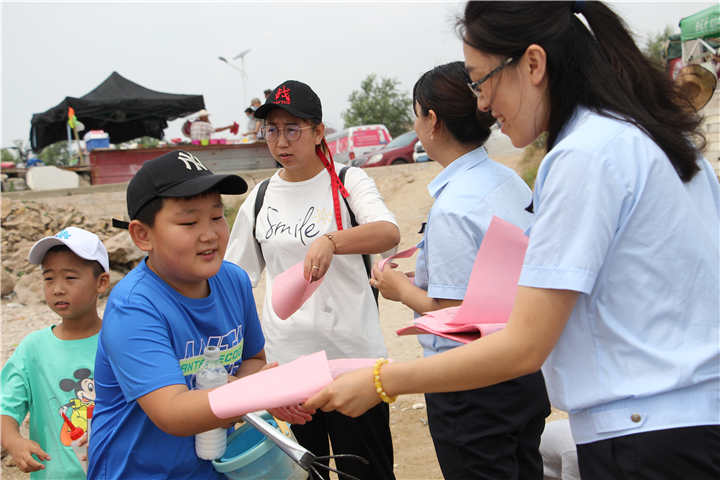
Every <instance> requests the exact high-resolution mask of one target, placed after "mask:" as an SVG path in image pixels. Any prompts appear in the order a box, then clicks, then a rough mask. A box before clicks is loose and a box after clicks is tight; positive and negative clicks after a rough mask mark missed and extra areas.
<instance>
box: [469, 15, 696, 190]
mask: <svg viewBox="0 0 720 480" xmlns="http://www.w3.org/2000/svg"><path fill="white" fill-rule="evenodd" d="M579 3H580V2H577V4H578V6H579ZM575 4H576V2H493V1H482V2H468V3H467V5H466V7H465V14H464V17H463V18H461V19H458V23H457V26H458V33H459V34H460V36H461V38H462V40H463V41H464V42H465V43H466V44H467V45H469V46H470V47H473V48H475V49H477V50H480V51H482V52H485V53H489V54H495V55H502V56H506V57H514V58H520V57H521V56H522V55H523V54H524V53H525V50H526V48H527V47H528V46H529V45H531V44H533V43H534V44H537V45H540V46H541V47H542V48H543V49H544V50H545V52H546V54H547V73H548V78H549V91H550V120H549V128H548V130H549V132H548V149H551V148H552V147H553V145H554V144H555V141H556V140H557V137H558V134H559V133H560V130H561V129H562V128H563V126H564V125H565V124H566V123H567V121H568V119H569V118H570V116H571V115H572V114H573V112H574V110H575V108H576V107H577V106H578V105H584V106H586V107H588V108H590V109H591V110H593V111H595V112H597V113H599V114H601V115H605V116H617V117H619V118H621V119H624V120H626V121H628V122H630V123H632V124H634V125H635V126H637V127H638V128H640V129H641V130H643V131H644V132H646V133H647V134H648V135H649V136H650V137H651V138H652V139H653V141H654V142H655V143H657V145H658V146H659V147H660V148H661V149H662V150H663V151H664V152H665V154H666V155H667V156H668V158H669V159H670V162H671V163H672V165H673V167H674V168H675V170H676V171H677V174H678V176H679V177H680V178H681V179H682V180H683V181H684V182H687V181H689V180H690V179H691V178H692V177H693V176H694V175H695V173H696V172H698V171H699V167H698V165H697V163H696V157H697V152H696V149H695V147H694V146H693V144H692V142H691V138H692V137H695V138H696V139H697V140H699V143H700V144H701V148H702V147H703V146H704V143H705V139H704V136H703V134H702V133H701V132H700V130H699V125H700V120H701V119H700V117H699V115H698V114H697V113H696V112H694V111H693V110H692V107H691V104H690V102H689V100H688V99H687V98H684V97H683V96H682V94H681V93H680V92H678V91H677V90H676V89H675V88H674V87H673V84H672V81H671V80H670V79H669V78H668V76H667V75H666V74H665V72H663V71H662V70H660V69H658V68H657V67H656V66H655V65H654V64H653V63H652V62H651V61H650V60H648V59H647V57H645V55H643V54H642V52H641V51H640V50H639V49H638V47H637V45H635V42H634V41H633V39H632V36H631V35H630V33H629V32H628V30H627V27H626V26H625V24H624V22H623V21H622V19H620V18H619V17H618V16H617V15H616V14H615V13H614V12H613V11H612V10H611V9H610V8H608V7H607V6H606V5H605V4H603V3H602V2H597V1H590V2H583V3H582V12H581V13H582V15H583V16H584V17H585V19H586V20H587V22H588V25H589V26H590V28H591V29H592V32H591V31H589V30H588V29H587V28H586V27H585V25H584V24H583V23H582V22H581V21H580V19H579V18H578V17H577V16H576V15H574V14H573V8H574V9H575V10H576V11H577V10H578V8H577V7H576V5H575Z"/></svg>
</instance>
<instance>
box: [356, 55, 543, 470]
mask: <svg viewBox="0 0 720 480" xmlns="http://www.w3.org/2000/svg"><path fill="white" fill-rule="evenodd" d="M474 98H475V97H474V96H473V94H472V92H470V90H469V89H468V88H467V73H466V72H465V65H464V64H463V62H452V63H448V64H445V65H440V66H438V67H435V68H433V69H432V70H430V71H428V72H426V73H424V74H423V75H422V76H421V77H420V79H419V80H418V81H417V83H415V87H414V89H413V104H414V106H415V132H417V135H418V138H419V139H420V141H421V142H422V144H423V146H424V147H425V150H426V151H427V153H428V155H430V156H431V157H432V158H433V159H434V160H435V161H437V162H438V163H439V164H440V165H442V166H443V168H444V170H443V171H442V172H440V174H438V176H437V177H435V179H433V181H432V182H430V185H429V186H428V191H429V193H430V195H431V196H432V197H434V198H435V202H434V203H433V205H432V208H431V209H430V213H429V214H428V219H427V223H426V225H425V229H424V233H423V239H422V241H421V242H420V244H419V245H418V246H419V247H420V248H419V250H418V259H417V265H416V267H415V274H414V282H413V281H412V280H411V279H409V278H408V277H407V276H406V275H404V274H403V273H401V272H399V271H397V270H394V269H389V268H387V269H384V271H380V270H378V269H377V268H376V269H375V270H374V271H373V278H374V279H373V280H370V284H371V285H373V286H375V287H377V288H378V289H379V290H380V293H382V295H383V296H384V297H385V298H388V299H390V300H395V301H399V302H402V303H403V304H405V305H406V306H408V307H409V308H411V309H412V310H413V311H414V312H415V315H416V316H420V315H422V314H424V313H427V312H431V311H433V310H438V309H441V308H447V307H453V306H458V305H460V303H461V302H462V299H463V298H464V297H465V294H466V289H467V285H468V281H469V279H470V272H471V271H472V269H473V265H474V263H475V257H476V256H477V251H478V249H479V248H480V244H481V243H482V240H483V238H484V236H485V232H486V231H487V229H488V227H489V225H490V221H491V220H492V218H493V216H498V217H500V218H502V219H503V220H506V221H508V222H510V223H513V224H515V225H517V226H518V227H520V228H521V229H523V230H525V229H527V228H528V227H529V226H530V221H531V219H532V214H531V213H530V212H528V211H526V210H525V208H526V207H527V206H528V205H530V201H531V200H532V192H531V191H530V189H529V188H528V186H527V184H526V183H525V182H524V181H523V180H522V179H521V178H520V177H519V176H518V175H517V173H515V172H514V171H513V170H511V169H510V168H508V167H505V166H503V165H500V164H499V163H497V162H495V161H493V160H492V159H490V158H489V157H488V155H487V152H486V151H485V148H483V146H482V145H483V144H484V143H485V141H486V140H487V138H488V137H489V136H490V126H491V125H492V124H493V123H495V119H494V118H493V117H492V116H491V115H490V114H489V113H487V112H479V111H478V110H477V107H476V105H475V102H474ZM418 339H419V341H420V344H421V345H422V346H423V352H424V354H425V356H431V355H435V354H437V353H441V352H444V351H447V350H450V349H453V348H456V347H458V346H461V345H462V344H461V343H458V342H455V341H452V340H449V339H446V338H443V337H439V336H436V335H420V336H419V337H418ZM425 400H426V403H427V412H428V425H429V427H430V433H431V434H432V439H433V443H434V444H435V452H436V454H437V457H438V461H439V463H440V468H441V469H442V472H443V477H444V478H445V480H470V479H487V480H501V479H508V480H510V479H515V478H522V479H526V480H530V479H535V480H542V472H543V463H542V458H541V457H540V453H539V451H538V445H539V444H540V434H541V433H542V431H543V427H544V426H545V417H546V416H547V415H548V414H549V413H550V404H549V402H548V398H547V392H546V391H545V382H544V381H543V376H542V373H540V372H534V373H530V374H529V375H525V376H522V377H520V378H516V379H512V380H507V381H505V382H502V383H498V384H497V385H492V386H489V387H484V388H479V389H473V390H467V391H462V392H448V393H428V394H426V395H425Z"/></svg>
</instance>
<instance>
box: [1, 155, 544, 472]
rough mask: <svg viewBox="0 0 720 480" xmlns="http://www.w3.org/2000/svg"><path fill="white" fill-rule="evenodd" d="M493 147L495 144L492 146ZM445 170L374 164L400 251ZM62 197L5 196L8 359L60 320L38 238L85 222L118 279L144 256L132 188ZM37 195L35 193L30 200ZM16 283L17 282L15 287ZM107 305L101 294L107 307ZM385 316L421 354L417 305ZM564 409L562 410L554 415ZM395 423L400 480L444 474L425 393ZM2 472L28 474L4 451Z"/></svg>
mask: <svg viewBox="0 0 720 480" xmlns="http://www.w3.org/2000/svg"><path fill="white" fill-rule="evenodd" d="M491 153H492V150H491ZM499 153H506V155H504V156H503V155H500V156H498V154H497V153H496V154H495V158H496V159H498V160H500V161H502V162H503V163H506V164H508V165H509V166H512V167H516V166H517V164H518V162H519V159H520V156H519V154H518V152H516V151H513V150H512V149H505V150H503V151H502V152H499ZM439 171H440V166H439V165H437V164H436V163H434V162H429V163H422V164H411V165H400V166H392V167H380V168H373V169H368V170H367V172H368V173H369V174H370V175H371V176H372V177H374V179H375V181H376V183H377V185H378V188H379V189H380V191H381V193H382V194H383V196H384V198H385V200H386V202H387V204H388V206H389V208H390V209H391V210H392V211H393V212H394V213H395V215H396V216H397V219H398V222H399V224H400V227H401V234H402V241H401V244H400V246H399V249H404V248H407V247H409V246H411V245H414V244H415V243H417V241H418V240H419V239H420V235H419V234H418V233H417V231H418V228H419V226H420V224H421V223H422V222H423V221H424V220H425V218H426V215H427V212H428V210H429V208H430V206H431V204H432V199H431V197H430V196H429V195H428V193H427V188H426V185H427V184H428V182H429V181H430V180H431V179H432V178H433V177H434V176H435V175H437V173H438V172H439ZM269 173H270V172H268V171H263V172H261V171H255V172H252V173H250V174H248V175H244V176H245V177H246V178H247V179H248V180H249V181H248V183H249V184H250V186H251V187H252V185H254V184H255V183H256V182H257V181H260V180H261V179H262V178H265V177H266V176H269ZM67 193H68V192H65V194H64V195H61V196H56V195H54V196H50V195H51V194H48V195H44V196H42V195H36V194H25V195H22V194H12V195H3V199H2V216H1V224H2V267H3V268H2V294H3V298H2V304H1V307H0V308H1V313H2V330H1V333H2V351H1V353H0V359H1V361H2V364H4V363H5V361H6V360H7V358H8V357H9V356H10V355H11V354H12V352H13V351H14V349H15V348H16V347H17V345H18V343H19V342H20V340H21V339H22V338H23V337H24V336H25V335H27V334H28V333H29V332H31V331H33V330H36V329H39V328H43V327H45V326H47V325H50V324H52V323H53V322H54V321H55V318H54V317H53V314H52V312H51V311H50V310H49V309H48V308H47V306H46V305H45V304H44V302H43V295H42V287H41V281H40V272H39V271H38V269H37V268H36V267H35V268H33V266H31V265H30V264H28V263H27V261H26V258H27V252H28V250H29V248H30V246H31V245H32V243H33V242H34V241H36V240H37V239H39V238H41V237H42V236H44V235H49V234H52V233H54V232H57V231H59V230H60V229H62V228H63V227H65V226H69V225H75V226H82V227H84V228H87V229H89V230H92V231H94V232H96V233H97V234H98V235H99V236H100V237H101V238H102V239H103V241H105V242H106V245H107V247H108V251H109V252H110V263H111V269H112V270H113V274H112V281H113V282H116V281H118V280H119V279H120V278H122V275H123V274H124V273H126V272H127V271H128V270H129V269H130V268H132V266H133V265H134V264H135V263H136V262H137V261H138V260H139V259H140V258H141V254H140V252H139V251H138V250H137V249H136V248H135V247H134V245H132V244H131V242H130V241H129V236H128V235H127V233H126V232H123V231H118V230H116V229H113V228H112V226H111V224H110V219H111V217H113V216H115V217H122V216H124V213H125V211H126V210H125V191H124V188H123V187H122V186H120V187H117V188H112V187H111V188H92V189H80V190H78V191H76V192H70V193H71V194H67ZM28 198H32V199H28ZM242 200H243V199H242V198H239V199H238V198H232V197H227V198H226V199H225V201H226V203H227V204H228V205H230V206H231V207H236V206H237V205H238V204H239V203H240V202H241V201H242ZM398 263H400V268H404V269H405V270H412V269H413V264H414V259H409V260H400V261H399V262H398ZM11 287H12V288H11ZM263 295H264V286H262V285H261V286H259V287H258V288H257V289H256V291H255V298H256V302H257V304H258V306H259V307H261V306H262V298H263ZM104 305H105V299H101V302H100V306H99V308H100V311H101V312H102V309H103V308H104ZM380 319H381V324H382V328H383V332H384V334H385V339H386V342H387V346H388V350H389V352H390V356H391V357H392V358H393V359H396V360H399V361H402V360H410V359H413V358H417V357H419V356H421V354H422V352H421V349H420V347H419V345H418V343H417V341H416V340H415V339H414V338H413V337H398V336H397V335H395V330H397V329H398V328H400V327H401V326H404V325H406V324H407V323H409V322H410V321H411V319H412V315H411V312H410V310H408V309H407V308H405V307H403V306H402V305H400V304H398V303H397V302H390V301H387V300H385V299H383V298H382V297H381V299H380ZM553 415H557V413H555V414H553ZM390 422H391V428H392V433H393V442H394V447H395V464H396V468H395V472H396V476H397V478H398V479H399V480H406V479H407V480H413V479H417V480H431V479H441V478H442V475H441V473H440V469H439V467H438V464H437V460H436V459H435V453H434V449H433V446H432V440H431V439H430V435H429V432H428V427H427V414H426V411H425V402H424V398H423V396H422V395H408V396H405V397H401V398H400V399H398V401H397V402H395V403H394V404H392V405H391V417H390ZM3 457H4V458H3V461H2V478H4V479H25V478H28V476H27V475H25V474H23V473H22V472H19V471H18V470H17V468H15V467H14V466H13V465H12V462H11V461H10V459H9V458H8V457H5V452H3Z"/></svg>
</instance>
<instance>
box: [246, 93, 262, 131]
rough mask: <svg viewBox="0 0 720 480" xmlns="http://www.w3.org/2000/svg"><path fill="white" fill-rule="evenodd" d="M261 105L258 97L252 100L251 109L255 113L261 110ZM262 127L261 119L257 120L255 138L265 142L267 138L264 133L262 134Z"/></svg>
mask: <svg viewBox="0 0 720 480" xmlns="http://www.w3.org/2000/svg"><path fill="white" fill-rule="evenodd" d="M265 98H267V95H266V96H265ZM261 105H262V104H261V103H260V99H259V98H257V97H256V98H253V99H252V100H250V108H252V109H253V111H256V110H257V109H258V108H260V106H261ZM246 111H247V110H246ZM261 127H262V121H260V119H256V125H255V128H256V130H255V138H257V139H258V140H264V138H265V137H263V132H262V128H261Z"/></svg>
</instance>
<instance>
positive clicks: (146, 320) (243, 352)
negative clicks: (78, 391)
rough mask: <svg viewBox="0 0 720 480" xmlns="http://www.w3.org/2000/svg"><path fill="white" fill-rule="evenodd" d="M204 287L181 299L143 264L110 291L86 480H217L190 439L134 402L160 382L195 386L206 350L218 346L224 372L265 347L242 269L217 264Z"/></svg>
mask: <svg viewBox="0 0 720 480" xmlns="http://www.w3.org/2000/svg"><path fill="white" fill-rule="evenodd" d="M208 282H209V284H210V294H209V295H208V296H207V297H205V298H188V297H185V296H183V295H181V294H179V293H178V292H177V291H175V290H174V289H173V288H172V287H170V286H169V285H168V284H167V283H166V282H165V281H164V280H162V279H161V278H160V277H158V276H157V275H156V274H155V273H154V272H153V271H152V270H150V269H149V268H148V267H147V265H146V263H145V261H143V262H141V263H140V265H138V266H137V267H136V268H134V269H133V270H132V271H131V272H130V273H129V274H128V275H127V276H126V277H125V278H124V279H123V280H121V281H120V282H119V283H118V284H117V285H116V286H115V288H113V291H112V293H111V294H110V298H109V299H108V303H107V307H106V309H105V315H104V319H103V327H102V330H101V331H100V338H99V339H98V351H97V355H96V361H95V388H96V394H97V395H96V401H95V411H94V415H93V420H92V434H91V438H90V450H89V461H90V462H89V463H90V466H89V469H88V478H90V479H93V478H99V479H126V478H143V479H154V478H157V479H160V478H162V479H167V478H173V479H184V478H188V479H189V478H192V479H207V478H212V479H216V478H221V476H220V474H218V473H217V472H216V471H215V470H214V468H213V466H212V464H211V462H209V461H205V460H200V459H199V458H198V457H197V455H196V454H195V443H194V442H195V439H194V436H192V435H191V436H186V437H176V436H173V435H170V434H167V433H165V432H163V431H162V430H160V429H159V428H158V427H157V426H155V424H154V423H153V422H152V421H151V420H150V418H148V416H147V415H146V414H145V412H144V411H143V410H142V409H141V408H140V405H138V403H137V399H138V398H139V397H141V396H143V395H146V394H148V393H150V392H152V391H154V390H157V389H158V388H162V387H166V386H168V385H177V384H183V383H184V384H185V385H187V387H188V388H193V387H194V380H195V372H196V371H197V369H198V368H199V366H200V365H201V364H202V355H203V352H204V350H205V347H206V346H207V345H216V346H218V347H220V349H221V350H222V354H221V360H222V361H223V363H224V364H225V368H226V369H227V371H228V373H229V374H231V375H232V374H235V373H236V371H237V369H238V367H239V365H240V363H242V361H243V360H245V359H247V358H250V357H253V356H254V355H256V354H257V353H258V352H260V351H261V350H262V349H263V346H264V344H265V340H264V337H263V334H262V330H261V328H260V322H259V320H258V316H257V310H256V309H255V301H254V299H253V295H252V288H251V286H250V280H249V278H248V276H247V274H246V273H245V271H244V270H242V269H241V268H240V267H238V266H237V265H234V264H232V263H229V262H223V264H222V266H221V268H220V270H219V271H218V273H217V274H216V275H214V276H213V277H211V278H210V279H208ZM168 408H172V405H168Z"/></svg>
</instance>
